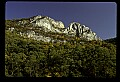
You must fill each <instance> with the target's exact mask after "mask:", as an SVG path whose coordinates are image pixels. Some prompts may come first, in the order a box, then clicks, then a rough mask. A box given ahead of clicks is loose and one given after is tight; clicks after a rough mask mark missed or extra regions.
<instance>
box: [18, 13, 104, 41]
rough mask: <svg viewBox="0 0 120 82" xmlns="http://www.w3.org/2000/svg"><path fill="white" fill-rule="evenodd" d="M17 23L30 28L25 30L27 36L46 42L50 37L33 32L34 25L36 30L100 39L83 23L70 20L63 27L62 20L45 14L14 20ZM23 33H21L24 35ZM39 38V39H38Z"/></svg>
mask: <svg viewBox="0 0 120 82" xmlns="http://www.w3.org/2000/svg"><path fill="white" fill-rule="evenodd" d="M16 21H17V24H18V25H19V26H20V25H21V26H22V27H28V28H30V29H31V31H30V32H27V33H26V35H27V36H28V37H29V38H34V39H37V40H42V41H46V42H50V41H51V40H52V41H54V40H53V38H51V37H45V36H43V35H40V34H39V35H36V34H38V33H36V32H34V31H33V30H32V29H34V28H35V27H37V28H39V29H38V30H42V31H44V32H53V33H60V34H65V35H68V36H73V37H74V36H77V37H79V38H86V39H87V40H88V41H90V40H102V39H101V38H100V37H98V36H97V35H96V33H95V32H93V31H92V30H91V29H90V28H89V27H86V26H85V25H81V24H80V23H78V22H72V23H71V24H70V25H69V26H68V27H66V28H65V26H64V24H63V22H61V21H55V20H54V19H52V18H50V17H47V16H41V15H38V16H34V17H30V18H27V19H25V20H24V19H23V20H16ZM24 34H25V33H23V34H22V35H24ZM38 38H39V39H38Z"/></svg>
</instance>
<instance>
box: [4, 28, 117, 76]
mask: <svg viewBox="0 0 120 82" xmlns="http://www.w3.org/2000/svg"><path fill="white" fill-rule="evenodd" d="M63 39H64V37H63ZM79 41H80V40H79ZM79 41H76V42H74V41H73V40H71V41H68V42H66V43H63V42H56V43H52V42H43V41H37V40H33V39H30V38H27V37H26V38H25V37H22V36H20V35H18V34H17V32H16V31H13V32H12V31H9V30H6V31H5V76H7V77H68V76H69V77H102V78H106V77H110V78H111V77H115V76H116V45H114V44H111V43H107V42H104V41H85V40H82V42H81V43H80V42H79Z"/></svg>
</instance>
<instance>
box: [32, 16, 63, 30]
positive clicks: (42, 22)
mask: <svg viewBox="0 0 120 82" xmlns="http://www.w3.org/2000/svg"><path fill="white" fill-rule="evenodd" d="M31 23H32V24H34V26H39V27H44V28H45V29H48V30H49V31H52V32H60V31H59V30H58V28H65V27H64V24H63V23H62V22H61V21H55V20H54V19H52V18H50V17H47V16H36V17H34V19H33V20H32V21H31Z"/></svg>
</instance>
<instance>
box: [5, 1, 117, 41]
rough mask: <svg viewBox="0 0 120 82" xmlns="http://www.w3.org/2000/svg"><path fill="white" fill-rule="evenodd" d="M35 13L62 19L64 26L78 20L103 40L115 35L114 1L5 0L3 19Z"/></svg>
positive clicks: (27, 16) (115, 10)
mask: <svg viewBox="0 0 120 82" xmlns="http://www.w3.org/2000/svg"><path fill="white" fill-rule="evenodd" d="M36 15H42V16H49V17H51V18H53V19H54V20H57V21H62V22H63V23H64V25H65V27H68V26H69V24H70V23H72V22H79V23H80V24H82V25H85V26H88V27H89V28H90V29H92V31H93V32H95V33H96V34H97V36H99V37H100V38H102V39H103V40H105V39H108V38H114V37H116V35H117V33H116V32H117V30H116V29H117V27H116V25H117V4H116V3H115V2H33V1H31V2H30V1H29V2H27V1H26V2H25V1H24V2H23V1H22V2H20V1H16V2H15V1H14V2H13V1H8V2H6V7H5V19H18V18H29V17H32V16H36Z"/></svg>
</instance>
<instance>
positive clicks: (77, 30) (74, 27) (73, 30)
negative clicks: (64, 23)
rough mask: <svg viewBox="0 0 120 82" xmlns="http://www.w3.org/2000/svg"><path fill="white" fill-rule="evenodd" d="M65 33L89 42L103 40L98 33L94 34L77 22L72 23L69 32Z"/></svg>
mask: <svg viewBox="0 0 120 82" xmlns="http://www.w3.org/2000/svg"><path fill="white" fill-rule="evenodd" d="M64 33H68V34H72V35H76V36H77V37H84V38H86V39H87V40H102V39H100V38H99V37H97V35H96V33H95V32H92V31H91V29H90V28H89V27H86V26H85V25H81V24H80V23H77V22H73V23H71V24H70V25H69V27H68V28H67V30H65V31H64Z"/></svg>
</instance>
